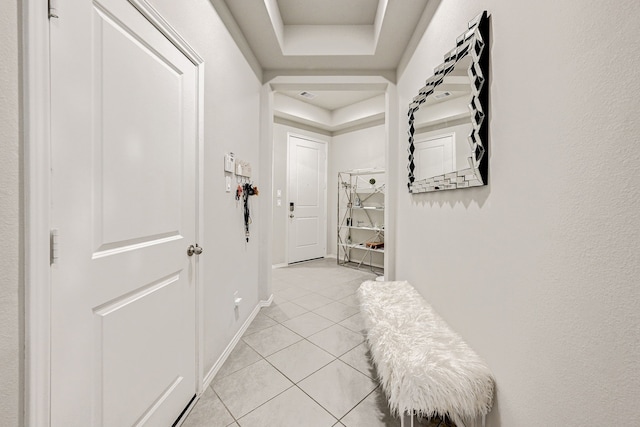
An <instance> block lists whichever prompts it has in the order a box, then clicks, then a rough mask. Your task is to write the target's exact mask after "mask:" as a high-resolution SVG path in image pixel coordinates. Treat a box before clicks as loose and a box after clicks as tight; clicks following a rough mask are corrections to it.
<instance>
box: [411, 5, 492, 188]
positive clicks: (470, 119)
mask: <svg viewBox="0 0 640 427" xmlns="http://www.w3.org/2000/svg"><path fill="white" fill-rule="evenodd" d="M468 27H469V28H468V30H467V31H465V32H464V33H463V34H461V35H460V37H458V38H457V39H456V47H455V48H454V49H453V50H451V51H449V52H448V53H447V54H445V56H444V63H442V64H440V65H439V66H438V67H436V68H435V70H434V74H433V76H431V77H429V78H428V79H427V82H426V85H425V86H424V87H423V88H422V89H420V92H419V93H418V95H417V96H416V97H415V98H413V102H412V103H411V104H410V105H409V113H408V116H409V166H408V168H409V184H408V186H409V192H410V193H424V192H428V191H440V190H453V189H457V188H468V187H477V186H481V185H486V184H487V172H488V167H487V163H488V151H487V148H488V129H487V128H488V119H489V117H488V113H489V108H488V107H489V104H488V101H489V81H488V77H489V20H488V16H487V12H486V11H485V12H482V13H481V14H480V15H478V16H477V17H475V18H474V19H473V20H472V21H471V22H469V26H468Z"/></svg>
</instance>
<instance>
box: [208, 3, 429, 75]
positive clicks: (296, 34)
mask: <svg viewBox="0 0 640 427" xmlns="http://www.w3.org/2000/svg"><path fill="white" fill-rule="evenodd" d="M431 1H434V0H431ZM211 2H212V4H213V5H214V7H215V8H216V10H218V13H219V15H220V17H221V18H222V20H223V22H224V23H225V25H226V26H227V28H228V29H229V31H230V33H231V35H232V36H233V37H234V39H235V40H236V43H237V44H238V46H240V48H241V49H242V50H243V52H244V53H245V56H247V57H248V59H249V60H250V62H252V60H253V61H255V62H257V64H258V66H259V67H260V68H261V71H262V73H263V74H264V75H265V77H264V80H270V79H271V78H272V77H274V76H277V75H310V74H314V75H384V76H385V77H387V78H390V79H391V80H395V72H396V69H397V68H398V64H399V62H400V60H401V58H402V56H403V54H404V53H405V51H406V50H407V48H408V47H409V49H412V48H414V47H415V44H417V41H415V40H412V37H413V36H414V33H417V34H418V36H420V35H422V33H423V32H424V29H425V28H426V25H427V23H428V19H425V18H426V17H423V15H425V8H426V5H427V3H428V2H429V0H211ZM412 42H415V43H412ZM412 45H413V47H412Z"/></svg>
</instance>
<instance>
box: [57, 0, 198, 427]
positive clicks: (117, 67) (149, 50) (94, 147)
mask: <svg viewBox="0 0 640 427" xmlns="http://www.w3.org/2000/svg"><path fill="white" fill-rule="evenodd" d="M59 16H60V18H59V19H57V20H53V21H52V23H51V81H52V88H51V96H52V105H51V115H52V177H51V181H52V212H51V217H52V222H53V226H54V228H56V229H58V233H59V236H60V238H59V256H60V258H59V262H58V263H56V264H55V265H53V266H52V274H51V276H52V300H51V310H52V318H51V421H52V426H124V425H145V424H146V425H171V424H172V423H173V422H174V421H175V419H176V418H177V417H178V416H179V415H180V413H181V412H182V410H183V409H184V407H185V406H186V405H187V404H188V403H189V401H190V399H191V398H192V397H193V395H194V394H195V392H196V340H195V336H196V323H195V312H196V304H195V270H196V268H197V262H198V261H197V257H196V256H194V257H188V256H187V253H186V249H187V247H188V246H189V245H190V244H193V243H195V241H196V240H195V229H196V209H195V207H196V194H197V187H196V179H195V171H196V165H197V158H196V142H197V136H198V134H197V123H198V122H197V69H196V67H195V65H194V64H193V63H191V62H190V61H189V60H188V59H187V58H186V57H185V56H184V55H183V54H182V53H181V52H180V51H179V50H178V49H177V48H176V47H175V46H174V45H173V44H171V43H170V42H169V40H168V39H167V38H166V37H164V35H163V34H162V33H160V32H159V31H158V30H157V29H156V28H155V27H154V26H153V25H152V24H151V23H150V22H149V21H148V20H147V19H146V18H145V17H144V16H142V15H141V14H140V12H138V10H137V9H135V8H134V7H133V6H132V5H131V4H130V3H128V2H127V1H126V0H104V1H100V2H93V3H92V2H62V3H61V4H60V7H59Z"/></svg>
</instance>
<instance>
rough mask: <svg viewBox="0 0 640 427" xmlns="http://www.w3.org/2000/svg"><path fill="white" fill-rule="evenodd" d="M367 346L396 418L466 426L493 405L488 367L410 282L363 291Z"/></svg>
mask: <svg viewBox="0 0 640 427" xmlns="http://www.w3.org/2000/svg"><path fill="white" fill-rule="evenodd" d="M358 297H359V299H360V304H361V312H362V314H363V317H364V319H365V325H366V329H367V341H368V343H369V346H370V349H371V354H372V356H373V361H374V363H375V364H376V368H377V370H378V376H379V379H380V382H381V384H382V387H383V389H384V392H385V394H386V395H387V397H388V399H389V406H390V407H391V410H392V411H393V412H394V413H395V414H404V413H411V412H412V411H415V412H416V413H417V414H418V415H420V416H424V417H428V418H432V417H434V416H436V415H440V416H443V415H448V416H450V417H451V418H452V420H453V421H454V422H456V424H458V423H460V425H464V423H466V422H470V421H474V420H476V419H477V418H478V417H480V416H485V415H486V414H487V413H488V412H489V411H490V410H491V406H492V403H493V389H494V379H493V376H492V374H491V372H490V371H489V368H488V366H487V365H486V364H485V363H484V362H483V361H482V360H481V359H480V357H478V355H477V354H476V353H475V352H474V351H473V350H472V349H471V348H469V346H468V345H467V344H466V343H465V342H464V341H463V340H462V338H460V336H458V335H457V334H456V333H455V332H453V331H452V330H451V329H450V328H449V326H448V325H447V324H446V323H445V322H444V320H442V318H441V317H440V316H438V314H437V313H436V312H435V311H434V310H433V309H432V308H431V306H430V305H429V304H427V302H426V301H425V300H424V298H422V296H421V295H420V294H418V292H417V291H416V290H415V289H414V288H413V287H412V286H411V285H410V284H409V283H408V282H374V281H367V282H364V283H363V284H362V285H361V286H360V288H359V289H358Z"/></svg>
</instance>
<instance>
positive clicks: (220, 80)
mask: <svg viewBox="0 0 640 427" xmlns="http://www.w3.org/2000/svg"><path fill="white" fill-rule="evenodd" d="M151 3H152V4H153V5H154V7H156V8H157V9H158V11H159V12H160V13H161V14H162V15H163V16H164V17H165V18H166V19H167V20H168V21H169V23H170V24H171V25H173V26H174V27H175V28H176V29H177V31H178V32H179V33H180V34H181V35H182V36H183V37H184V38H185V39H186V40H187V41H188V42H189V43H190V44H191V45H192V46H193V47H194V49H195V50H196V51H197V52H198V53H199V54H200V55H201V56H202V57H203V58H204V60H205V83H204V85H205V105H204V115H205V124H204V135H205V149H204V197H205V200H204V215H205V219H204V224H203V225H204V233H205V240H204V242H202V243H201V245H202V246H203V248H204V253H203V255H202V256H201V258H200V261H201V262H203V263H204V282H203V284H204V315H205V329H204V336H205V366H204V369H205V374H206V373H207V371H208V370H209V369H210V368H211V367H212V366H213V365H214V363H215V362H216V360H218V358H219V357H220V355H221V354H222V352H223V351H224V349H225V347H226V346H227V345H228V344H229V342H230V341H231V339H232V338H233V336H234V335H235V333H236V332H237V331H238V329H239V328H240V327H241V326H242V324H243V322H244V321H245V320H246V319H247V317H248V316H249V314H250V313H251V311H252V310H253V308H254V307H255V306H256V304H257V303H258V298H259V297H258V294H259V289H258V281H259V278H258V262H259V260H258V245H259V238H258V236H259V235H260V228H259V227H260V221H259V218H260V209H259V208H260V206H259V201H258V200H256V198H252V199H251V216H252V218H253V223H252V224H251V237H250V241H249V243H247V242H246V241H245V234H244V219H243V210H242V204H241V203H239V202H236V200H235V198H234V195H235V186H234V187H233V188H232V192H231V193H226V192H225V177H224V170H223V158H224V154H225V153H228V152H230V151H231V152H233V153H235V155H236V158H240V159H242V160H246V161H249V162H251V166H252V169H253V176H254V177H256V179H257V177H258V176H259V173H260V168H259V150H258V147H259V138H260V90H261V86H262V85H261V82H260V81H259V80H258V78H257V77H256V76H255V74H254V73H253V71H252V69H251V68H250V66H249V65H248V64H247V62H246V60H245V59H244V57H243V56H242V54H241V53H240V50H239V49H238V47H237V46H236V44H235V43H234V41H233V40H232V38H231V36H230V35H229V33H228V32H227V30H226V28H225V27H224V25H223V24H222V21H221V20H220V18H219V16H218V14H217V13H216V11H215V10H214V8H213V6H212V5H211V3H210V2H209V1H207V0H194V1H191V2H189V6H188V7H185V6H184V5H183V4H182V3H180V2H175V1H172V0H152V1H151ZM255 184H256V185H258V186H260V183H259V182H257V181H255ZM236 290H237V291H238V292H239V296H240V297H242V298H243V303H242V305H241V306H240V309H239V311H238V312H237V313H236V312H235V311H234V304H233V293H234V292H235V291H236Z"/></svg>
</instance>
